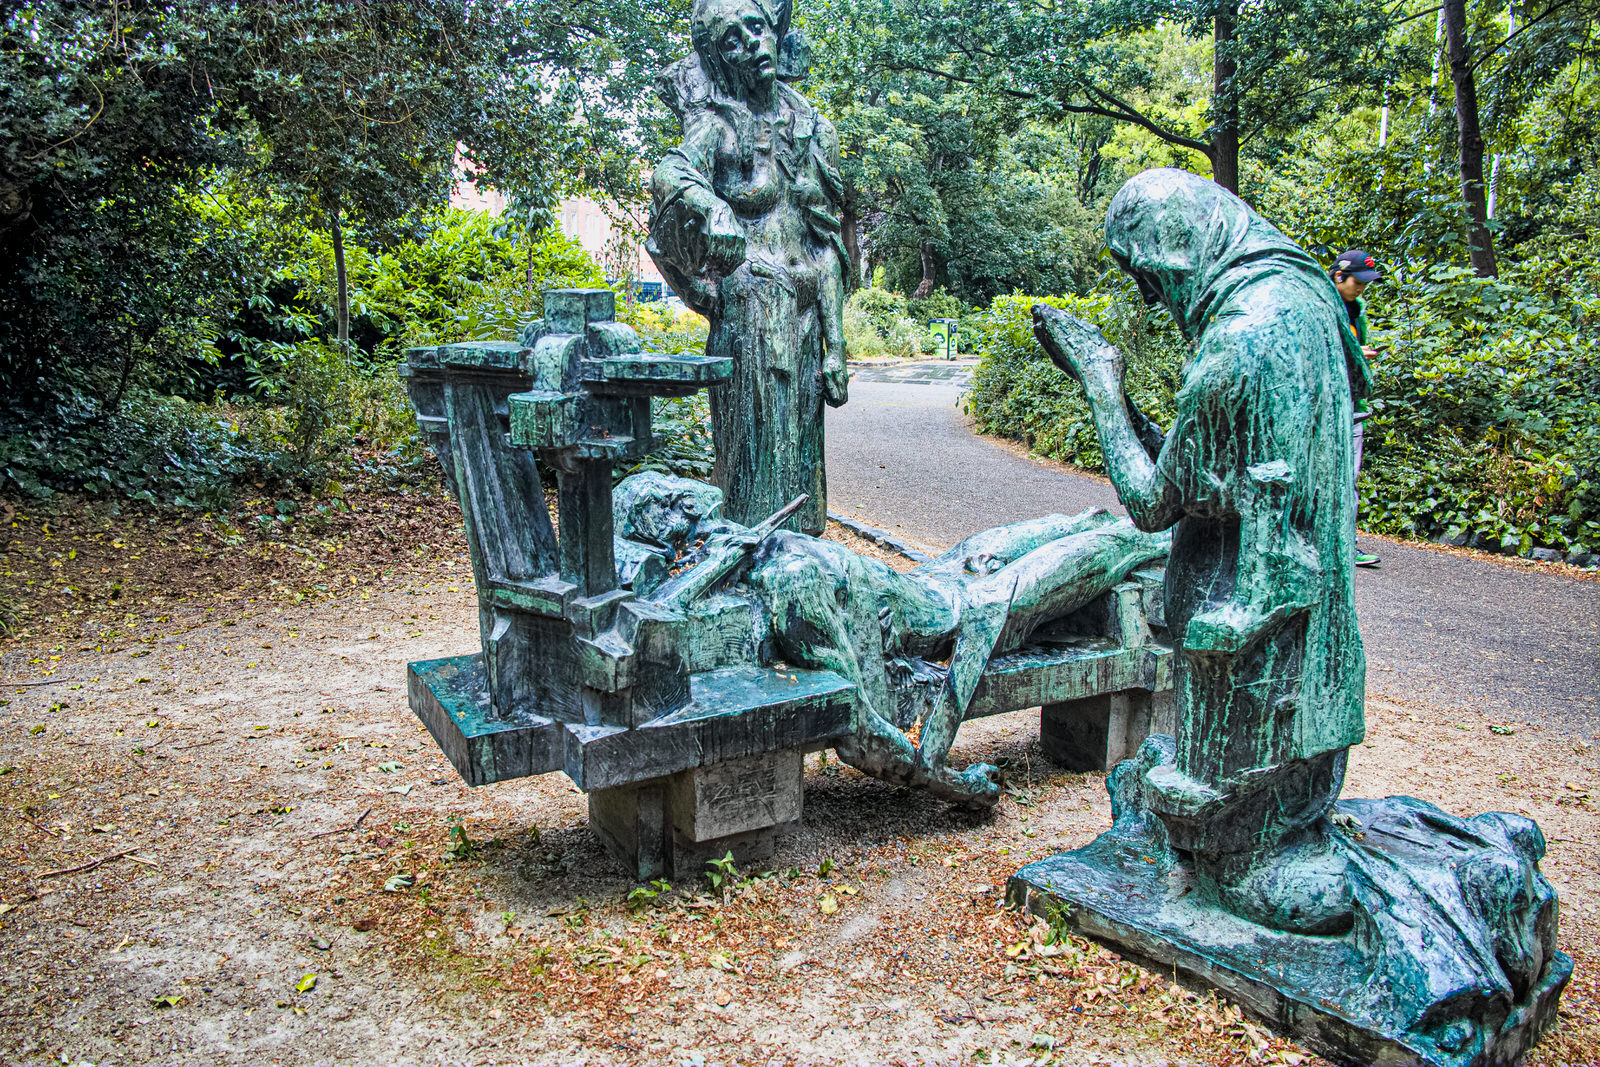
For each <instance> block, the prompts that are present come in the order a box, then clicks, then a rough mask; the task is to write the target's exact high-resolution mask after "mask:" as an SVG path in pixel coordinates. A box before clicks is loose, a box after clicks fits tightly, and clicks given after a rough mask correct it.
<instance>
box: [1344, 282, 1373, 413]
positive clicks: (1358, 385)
mask: <svg viewBox="0 0 1600 1067" xmlns="http://www.w3.org/2000/svg"><path fill="white" fill-rule="evenodd" d="M1351 304H1354V305H1355V309H1356V317H1355V325H1353V326H1352V325H1350V306H1351ZM1344 306H1345V320H1344V325H1345V326H1346V327H1348V328H1349V330H1350V332H1351V333H1352V334H1353V335H1355V339H1356V350H1355V353H1354V354H1353V355H1351V356H1350V368H1349V369H1350V395H1351V397H1352V398H1354V400H1355V408H1356V411H1358V412H1361V411H1366V410H1367V397H1369V396H1370V395H1371V394H1372V364H1371V363H1369V362H1368V361H1367V355H1366V353H1365V352H1362V351H1361V349H1363V348H1365V347H1366V344H1367V302H1366V301H1365V300H1362V299H1361V298H1360V297H1357V298H1356V299H1355V300H1353V301H1351V300H1346V301H1345V302H1344ZM1346 352H1347V353H1348V352H1349V349H1348V348H1347V349H1346Z"/></svg>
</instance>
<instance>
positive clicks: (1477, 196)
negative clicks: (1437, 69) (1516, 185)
mask: <svg viewBox="0 0 1600 1067" xmlns="http://www.w3.org/2000/svg"><path fill="white" fill-rule="evenodd" d="M1444 36H1445V43H1446V45H1447V46H1448V47H1449V49H1450V80H1451V81H1453V82H1454V83H1455V87H1456V129H1457V131H1458V133H1459V139H1460V144H1461V199H1462V200H1463V201H1465V202H1466V205H1467V253H1468V255H1470V256H1471V257H1472V269H1473V271H1474V272H1476V274H1477V275H1478V277H1480V278H1492V277H1494V276H1495V275H1496V274H1498V273H1499V272H1500V271H1499V268H1498V266H1497V265H1496V264H1495V257H1494V235H1493V234H1491V233H1490V232H1489V208H1488V202H1487V198H1486V197H1485V195H1484V185H1483V131H1482V129H1481V128H1480V127H1479V126H1478V86H1477V83H1476V82H1475V81H1474V80H1473V77H1472V54H1471V51H1470V50H1469V48H1468V46H1467V0H1444Z"/></svg>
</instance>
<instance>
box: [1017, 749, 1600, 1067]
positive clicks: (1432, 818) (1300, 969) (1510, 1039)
mask: <svg viewBox="0 0 1600 1067" xmlns="http://www.w3.org/2000/svg"><path fill="white" fill-rule="evenodd" d="M1175 751H1176V745H1175V743H1174V741H1173V739H1172V738H1171V737H1165V736H1159V735H1158V736H1155V737H1152V738H1150V739H1149V740H1148V741H1147V742H1145V744H1144V745H1143V746H1142V747H1141V748H1140V750H1139V752H1138V753H1137V754H1136V755H1135V757H1134V758H1132V759H1130V760H1127V761H1126V762H1124V763H1122V764H1120V765H1118V766H1117V768H1116V769H1115V770H1114V771H1113V772H1112V773H1111V775H1110V777H1109V778H1108V780H1107V783H1106V784H1107V788H1108V789H1109V791H1110V793H1111V807H1112V814H1113V817H1114V820H1115V821H1114V823H1113V825H1112V828H1111V829H1110V830H1109V831H1107V832H1106V833H1104V834H1102V835H1100V837H1098V838H1096V839H1095V840H1094V841H1093V842H1091V843H1090V844H1088V845H1086V846H1085V847H1083V848H1080V849H1076V850H1074V851H1072V852H1066V853H1062V854H1060V855H1057V856H1053V857H1051V858H1049V859H1045V860H1041V861H1039V862H1037V863H1033V864H1030V865H1028V866H1027V867H1024V868H1022V870H1020V871H1018V872H1017V873H1016V874H1014V875H1013V876H1012V877H1011V881H1010V884H1009V886H1008V888H1007V894H1008V898H1009V900H1010V901H1011V902H1012V903H1013V904H1017V905H1020V906H1022V907H1025V908H1028V909H1029V910H1031V911H1032V912H1033V913H1034V914H1036V915H1040V916H1042V917H1044V918H1047V919H1049V920H1051V921H1052V922H1053V923H1056V924H1058V925H1060V926H1061V927H1063V928H1065V929H1070V930H1074V931H1077V932H1079V933H1081V934H1084V935H1087V936H1089V937H1093V938H1095V939H1096V940H1098V941H1101V942H1104V943H1105V944H1108V945H1110V946H1111V947H1113V948H1115V949H1116V950H1117V951H1118V952H1120V953H1122V954H1123V955H1124V956H1127V957H1129V958H1131V959H1134V960H1137V961H1139V962H1141V963H1143V964H1145V965H1147V966H1149V967H1150V968H1151V970H1153V971H1154V972H1155V973H1157V974H1160V975H1177V974H1182V975H1184V976H1186V977H1187V978H1189V979H1190V980H1192V981H1195V982H1198V983H1201V984H1204V985H1209V986H1213V987H1215V988H1217V989H1219V990H1221V991H1222V992H1224V993H1226V994H1227V995H1228V996H1230V997H1232V998H1234V999H1235V1000H1236V1001H1238V1003H1239V1004H1240V1005H1241V1006H1242V1007H1243V1008H1244V1009H1245V1010H1246V1011H1248V1012H1250V1013H1251V1014H1252V1015H1254V1016H1255V1017H1256V1018H1259V1019H1261V1020H1263V1021H1265V1022H1266V1023H1267V1024H1268V1025H1269V1026H1271V1027H1272V1028H1273V1029H1274V1030H1276V1031H1277V1032H1279V1033H1281V1034H1284V1035H1287V1036H1289V1037H1292V1038H1293V1039H1294V1040H1296V1041H1299V1042H1301V1043H1303V1044H1304V1045H1306V1046H1307V1047H1308V1048H1310V1049H1311V1050H1312V1051H1314V1052H1316V1053H1317V1054H1318V1055H1321V1056H1324V1057H1326V1058H1328V1059H1330V1060H1332V1061H1334V1062H1335V1063H1348V1064H1384V1065H1393V1067H1401V1065H1405V1067H1512V1065H1514V1064H1516V1063H1518V1062H1519V1061H1520V1060H1521V1058H1522V1057H1523V1055H1524V1054H1525V1053H1526V1052H1527V1051H1528V1049H1529V1048H1531V1047H1532V1046H1533V1044H1534V1042H1535V1041H1537V1040H1538V1038H1539V1035H1540V1034H1542V1033H1543V1032H1544V1031H1546V1030H1547V1029H1549V1028H1550V1027H1551V1026H1553V1025H1555V1022H1556V1012H1557V1007H1558V1003H1559V1000H1560V996H1561V991H1562V989H1563V988H1565V986H1566V984H1567V981H1568V979H1569V978H1570V977H1571V976H1572V960H1571V958H1570V957H1568V956H1567V955H1566V954H1565V953H1564V952H1561V951H1559V950H1558V949H1557V948H1556V940H1557V938H1556V935H1557V921H1558V905H1557V901H1556V895H1555V890H1554V889H1553V888H1552V887H1551V886H1550V883H1549V882H1548V881H1547V880H1546V879H1545V878H1544V876H1543V875H1542V874H1540V873H1539V867H1538V861H1539V858H1540V857H1541V856H1542V855H1543V854H1544V837H1543V835H1542V834H1540V832H1539V828H1538V827H1537V826H1535V825H1534V824H1533V822H1532V821H1531V820H1529V819H1526V818H1523V817H1521V816H1517V815H1507V814H1503V813H1496V812H1490V813H1488V814H1485V815H1478V816H1474V817H1472V818H1460V817H1457V816H1453V815H1450V814H1448V813H1446V812H1444V811H1442V810H1440V809H1439V808H1436V807H1434V806H1433V805H1431V804H1426V803H1424V802H1422V801H1419V800H1414V799H1411V798H1408V797H1388V798H1385V799H1383V800H1344V801H1340V802H1339V803H1338V805H1337V806H1336V807H1335V809H1334V816H1335V818H1336V819H1338V820H1339V823H1338V828H1335V826H1334V824H1332V823H1330V822H1327V821H1326V820H1324V823H1325V825H1323V826H1321V827H1320V828H1319V830H1320V832H1321V833H1322V834H1323V836H1324V839H1325V840H1326V842H1327V845H1328V851H1327V855H1328V856H1330V857H1332V858H1334V859H1336V860H1338V861H1339V862H1340V863H1342V865H1343V866H1342V868H1341V870H1342V872H1343V874H1342V877H1343V878H1344V879H1346V881H1347V884H1348V886H1349V887H1350V901H1351V903H1350V917H1349V923H1348V929H1345V930H1343V931H1342V932H1334V933H1329V934H1315V935H1313V934H1300V933H1291V932H1287V931H1285V930H1281V929H1276V928H1273V927H1268V926H1265V925H1261V924H1260V923H1257V922H1252V921H1250V920H1249V919H1246V918H1243V917H1242V916H1240V915H1237V914H1234V913H1233V912H1231V911H1229V910H1228V909H1227V908H1225V907H1222V906H1221V905H1220V904H1219V903H1218V901H1217V900H1216V899H1215V896H1214V893H1213V887H1212V886H1210V885H1209V884H1208V882H1207V880H1206V879H1205V878H1203V877H1200V872H1198V871H1197V869H1196V866H1195V864H1194V860H1193V856H1192V854H1189V853H1185V852H1183V851H1181V850H1178V849H1174V848H1173V847H1172V846H1171V843H1170V841H1169V840H1168V837H1167V833H1166V830H1165V828H1164V826H1163V823H1162V822H1161V820H1160V819H1159V818H1158V817H1156V815H1155V814H1154V813H1153V812H1152V811H1151V809H1150V807H1149V793H1150V791H1151V789H1152V788H1153V787H1151V786H1150V785H1149V784H1148V783H1147V776H1148V774H1149V772H1150V770H1151V769H1152V768H1154V767H1159V766H1165V765H1167V764H1168V763H1170V761H1171V760H1172V759H1173V757H1174V754H1175ZM1313 873H1314V872H1313ZM1280 874H1281V875H1282V877H1283V878H1285V879H1293V878H1294V877H1295V876H1296V872H1295V869H1294V867H1293V864H1292V863H1286V864H1285V865H1284V866H1283V867H1282V868H1280Z"/></svg>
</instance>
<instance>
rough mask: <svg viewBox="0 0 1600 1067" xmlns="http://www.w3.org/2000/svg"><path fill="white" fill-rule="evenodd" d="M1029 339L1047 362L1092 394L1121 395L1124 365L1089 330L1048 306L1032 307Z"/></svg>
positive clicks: (1098, 335)
mask: <svg viewBox="0 0 1600 1067" xmlns="http://www.w3.org/2000/svg"><path fill="white" fill-rule="evenodd" d="M1033 335H1034V336H1035V337H1037V338H1038V339H1039V343H1040V344H1041V345H1043V346H1044V350H1045V352H1046V354H1048V355H1049V356H1050V359H1051V362H1053V363H1055V365H1056V366H1058V367H1060V368H1061V369H1062V370H1064V371H1066V372H1067V374H1069V375H1070V376H1071V377H1072V378H1073V379H1074V380H1075V381H1077V382H1079V383H1080V384H1082V385H1083V387H1084V388H1085V389H1087V390H1089V391H1090V393H1091V394H1094V393H1095V392H1096V391H1097V390H1098V391H1099V392H1101V393H1110V394H1114V395H1117V396H1121V394H1122V379H1123V376H1124V375H1125V374H1126V373H1127V365H1126V363H1125V362H1124V361H1123V358H1122V353H1121V352H1118V351H1117V350H1116V349H1115V348H1113V347H1112V346H1111V342H1110V341H1107V340H1106V338H1105V335H1104V334H1102V333H1101V332H1100V328H1099V327H1098V326H1093V325H1091V324H1089V323H1087V322H1084V321H1083V320H1082V319H1080V318H1077V317H1076V316H1074V315H1069V314H1067V313H1066V312H1065V311H1062V310H1061V309H1060V308H1054V307H1051V306H1050V305H1049V304H1035V305H1033Z"/></svg>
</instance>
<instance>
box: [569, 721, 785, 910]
mask: <svg viewBox="0 0 1600 1067" xmlns="http://www.w3.org/2000/svg"><path fill="white" fill-rule="evenodd" d="M802 757H803V753H801V752H800V750H798V749H790V750H787V751H782V752H772V753H768V754H766V755H761V756H754V757H751V758H749V759H737V760H728V761H727V762H725V763H715V764H712V765H710V766H707V767H697V768H695V769H694V770H690V771H683V772H681V773H679V774H674V775H669V776H667V777H665V778H655V779H651V780H650V781H646V782H638V783H635V784H633V785H625V786H619V787H617V788H615V789H597V790H595V791H594V792H591V793H590V794H589V825H590V828H591V829H592V830H593V831H594V834H595V836H596V837H598V838H599V839H600V842H601V843H602V844H603V845H604V846H605V848H606V851H607V852H609V853H610V854H611V856H612V857H613V858H614V859H615V860H616V861H617V862H618V863H620V864H621V865H622V866H623V868H624V869H625V870H627V872H628V874H629V875H630V876H631V877H635V878H637V879H639V880H640V881H647V880H649V879H651V878H661V877H666V878H670V879H686V878H687V879H693V878H696V877H698V876H699V875H701V874H703V873H705V869H706V863H707V861H709V860H714V859H721V858H722V857H723V856H725V855H727V854H728V853H729V852H731V853H733V857H734V861H735V862H736V863H737V864H738V865H739V866H741V867H742V866H744V865H746V864H748V863H751V862H754V861H756V860H761V859H765V858H766V857H768V856H770V855H772V853H773V851H774V850H775V848H776V847H777V838H778V835H779V834H780V833H782V832H783V831H784V830H786V829H788V828H790V827H792V826H793V825H794V824H795V823H797V822H799V820H800V808H801V797H802V789H803V787H802V772H803V759H802Z"/></svg>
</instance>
